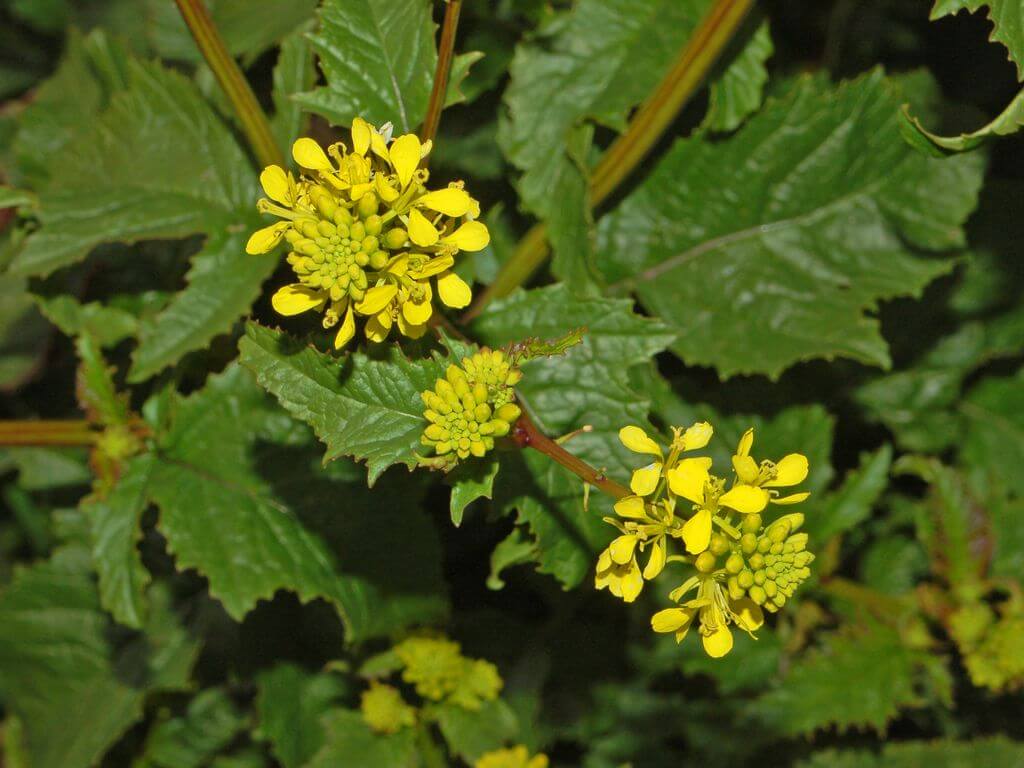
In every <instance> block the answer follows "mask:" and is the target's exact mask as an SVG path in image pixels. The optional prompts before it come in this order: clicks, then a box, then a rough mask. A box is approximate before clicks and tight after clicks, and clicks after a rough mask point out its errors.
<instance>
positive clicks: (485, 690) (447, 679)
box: [394, 637, 503, 711]
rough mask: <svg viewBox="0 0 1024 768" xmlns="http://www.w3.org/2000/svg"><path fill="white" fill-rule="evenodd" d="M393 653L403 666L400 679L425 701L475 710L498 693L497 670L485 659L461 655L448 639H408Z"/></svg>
mask: <svg viewBox="0 0 1024 768" xmlns="http://www.w3.org/2000/svg"><path fill="white" fill-rule="evenodd" d="M394 651H395V655H396V656H397V657H398V659H399V661H401V663H402V665H403V666H404V670H403V671H402V680H404V681H405V682H406V683H408V684H410V685H412V686H413V687H415V689H416V693H418V694H419V695H420V696H422V697H423V698H425V699H430V700H431V701H447V702H450V703H452V704H457V705H458V706H460V707H462V708H463V709H469V710H474V711H475V710H478V709H480V707H481V706H482V704H483V702H485V701H491V700H493V699H495V698H497V697H498V693H499V692H500V691H501V687H502V685H503V683H502V679H501V676H500V675H499V674H498V668H497V667H495V666H494V665H493V664H491V662H489V661H485V660H484V659H470V658H467V657H465V656H463V655H462V649H461V648H460V646H459V644H458V643H456V642H453V641H451V640H446V639H444V638H438V637H410V638H408V639H407V640H403V641H402V642H401V643H399V644H398V645H396V646H395V648H394Z"/></svg>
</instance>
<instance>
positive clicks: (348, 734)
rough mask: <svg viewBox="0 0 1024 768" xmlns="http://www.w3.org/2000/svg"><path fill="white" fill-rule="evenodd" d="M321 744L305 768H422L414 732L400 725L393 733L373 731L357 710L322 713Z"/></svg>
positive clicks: (337, 710)
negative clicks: (372, 767)
mask: <svg viewBox="0 0 1024 768" xmlns="http://www.w3.org/2000/svg"><path fill="white" fill-rule="evenodd" d="M323 728H324V732H325V743H324V746H323V748H322V749H321V750H320V751H319V752H317V754H316V756H315V757H314V758H313V759H312V761H310V762H309V763H308V768H337V766H339V765H366V766H370V765H380V766H385V765H386V766H388V768H422V765H423V762H422V761H421V759H420V756H419V752H418V750H417V748H416V738H415V736H416V732H415V731H414V730H413V729H412V728H404V729H402V730H401V731H399V732H398V733H395V734H376V733H374V732H373V731H371V730H370V726H368V725H367V724H366V723H365V722H364V721H363V716H362V714H361V713H360V712H358V711H355V710H351V709H335V710H333V711H331V712H329V713H328V714H327V715H325V716H324V719H323Z"/></svg>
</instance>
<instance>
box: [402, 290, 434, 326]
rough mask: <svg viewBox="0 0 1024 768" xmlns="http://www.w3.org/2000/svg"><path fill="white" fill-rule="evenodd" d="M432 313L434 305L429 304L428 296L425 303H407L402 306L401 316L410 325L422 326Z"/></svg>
mask: <svg viewBox="0 0 1024 768" xmlns="http://www.w3.org/2000/svg"><path fill="white" fill-rule="evenodd" d="M433 312H434V305H433V304H431V303H430V297H429V296H428V297H427V300H426V301H424V302H422V303H420V304H415V303H413V302H411V301H407V302H405V304H403V305H402V315H403V316H404V317H405V320H406V322H408V323H409V324H410V325H423V324H424V323H425V322H427V320H429V319H430V315H431V314H433ZM407 335H408V334H407Z"/></svg>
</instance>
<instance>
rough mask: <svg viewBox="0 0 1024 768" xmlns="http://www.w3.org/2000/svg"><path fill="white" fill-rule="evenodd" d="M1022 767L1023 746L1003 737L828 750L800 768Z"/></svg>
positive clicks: (911, 742) (804, 762) (913, 742)
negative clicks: (863, 748) (876, 750)
mask: <svg viewBox="0 0 1024 768" xmlns="http://www.w3.org/2000/svg"><path fill="white" fill-rule="evenodd" d="M1022 763H1024V744H1022V743H1021V742H1018V741H1010V740H1009V739H1007V738H1005V737H1003V736H993V737H989V738H984V739H978V740H976V741H905V742H890V743H888V744H885V745H884V746H883V748H882V751H881V752H880V753H875V752H872V751H868V750H863V751H860V750H857V751H855V750H848V751H841V750H837V749H827V750H824V751H822V752H817V753H815V754H814V755H812V756H811V757H810V758H808V759H807V760H803V761H801V762H800V763H799V768H921V766H925V765H926V766H929V768H976V766H979V765H983V766H985V768H1016V766H1019V765H1021V764H1022Z"/></svg>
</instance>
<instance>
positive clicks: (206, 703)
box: [137, 688, 245, 768]
mask: <svg viewBox="0 0 1024 768" xmlns="http://www.w3.org/2000/svg"><path fill="white" fill-rule="evenodd" d="M244 726H245V720H244V719H243V718H242V717H241V715H240V713H239V712H238V710H237V709H236V708H235V705H234V704H233V703H232V701H231V699H230V698H229V697H228V695H227V694H226V693H225V692H224V691H223V690H221V689H220V688H207V689H206V690H204V691H200V692H199V693H198V694H197V695H196V697H195V698H194V699H192V700H191V701H190V702H189V703H188V708H187V709H186V711H185V712H184V714H183V715H182V716H180V717H172V718H168V719H165V720H163V721H162V722H159V723H157V724H156V725H155V726H154V727H153V729H152V730H151V731H150V732H149V736H148V737H147V738H146V746H145V748H144V750H143V753H142V756H141V757H140V758H139V762H138V764H137V765H138V768H200V766H203V765H206V764H207V762H208V761H209V760H210V759H211V758H212V757H213V756H214V755H216V754H217V753H218V752H220V751H221V750H222V749H224V748H225V747H226V746H228V744H230V743H231V740H232V739H234V737H235V735H236V734H238V732H239V731H241V730H242V728H243V727H244Z"/></svg>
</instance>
